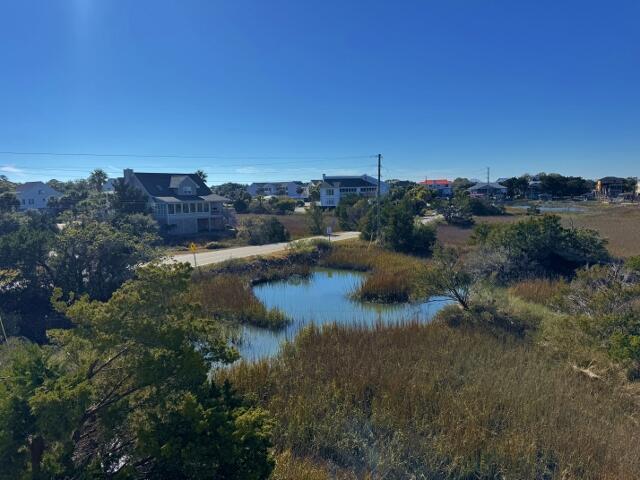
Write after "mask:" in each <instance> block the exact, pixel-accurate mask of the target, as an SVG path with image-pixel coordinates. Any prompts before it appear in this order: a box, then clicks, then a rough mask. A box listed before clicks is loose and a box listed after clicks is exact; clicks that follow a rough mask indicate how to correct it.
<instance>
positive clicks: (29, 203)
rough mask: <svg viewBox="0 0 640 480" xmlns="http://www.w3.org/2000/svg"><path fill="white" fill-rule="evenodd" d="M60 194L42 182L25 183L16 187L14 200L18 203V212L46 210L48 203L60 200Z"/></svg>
mask: <svg viewBox="0 0 640 480" xmlns="http://www.w3.org/2000/svg"><path fill="white" fill-rule="evenodd" d="M61 196H62V193H60V192H58V191H57V190H54V189H53V188H51V187H50V186H49V185H47V184H46V183H43V182H27V183H23V184H21V185H17V186H16V198H17V199H18V201H19V202H20V206H19V207H18V210H19V211H21V212H25V211H27V210H47V209H48V208H49V202H50V201H52V200H54V199H56V198H60V197H61Z"/></svg>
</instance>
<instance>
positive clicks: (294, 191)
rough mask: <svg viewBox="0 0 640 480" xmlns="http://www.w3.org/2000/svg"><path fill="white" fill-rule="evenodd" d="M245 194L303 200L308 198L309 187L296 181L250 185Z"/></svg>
mask: <svg viewBox="0 0 640 480" xmlns="http://www.w3.org/2000/svg"><path fill="white" fill-rule="evenodd" d="M247 192H249V195H251V196H252V197H258V196H259V197H267V196H270V195H275V196H279V197H289V198H293V199H294V200H304V199H305V198H308V197H309V185H308V184H306V183H303V182H298V181H292V182H262V183H252V184H251V185H249V186H248V187H247Z"/></svg>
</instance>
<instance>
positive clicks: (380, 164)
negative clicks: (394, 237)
mask: <svg viewBox="0 0 640 480" xmlns="http://www.w3.org/2000/svg"><path fill="white" fill-rule="evenodd" d="M381 166H382V154H381V153H379V154H378V189H377V191H376V241H378V242H379V241H380V168H381Z"/></svg>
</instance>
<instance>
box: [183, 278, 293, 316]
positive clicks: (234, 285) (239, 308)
mask: <svg viewBox="0 0 640 480" xmlns="http://www.w3.org/2000/svg"><path fill="white" fill-rule="evenodd" d="M193 297H194V300H195V301H197V302H198V303H200V304H201V305H202V306H203V308H204V310H205V312H207V313H208V314H209V315H211V316H213V317H215V318H220V319H224V320H229V321H233V322H238V323H246V324H250V325H255V326H258V327H264V328H272V329H277V328H282V327H284V326H285V325H287V324H288V323H289V322H290V319H289V318H288V317H287V316H286V315H285V314H284V313H282V312H281V311H280V310H278V309H268V308H266V307H265V306H264V305H263V304H262V302H261V301H260V300H259V299H258V298H257V297H256V296H255V294H254V293H253V289H252V288H251V283H250V281H249V280H248V279H246V278H244V277H242V276H239V275H226V274H223V275H217V276H214V277H209V278H202V279H199V280H198V281H194V285H193Z"/></svg>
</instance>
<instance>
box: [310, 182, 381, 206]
mask: <svg viewBox="0 0 640 480" xmlns="http://www.w3.org/2000/svg"><path fill="white" fill-rule="evenodd" d="M377 191H378V181H377V180H376V179H375V178H373V177H370V176H369V175H361V176H355V177H352V176H328V175H324V174H323V175H322V182H321V183H320V206H322V207H335V206H337V205H338V204H339V203H340V199H341V198H344V197H346V196H348V195H357V196H359V197H375V196H376V193H377ZM388 192H389V185H388V184H387V183H386V182H380V195H386V194H387V193H388Z"/></svg>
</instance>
